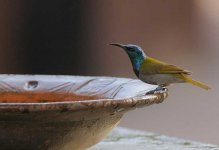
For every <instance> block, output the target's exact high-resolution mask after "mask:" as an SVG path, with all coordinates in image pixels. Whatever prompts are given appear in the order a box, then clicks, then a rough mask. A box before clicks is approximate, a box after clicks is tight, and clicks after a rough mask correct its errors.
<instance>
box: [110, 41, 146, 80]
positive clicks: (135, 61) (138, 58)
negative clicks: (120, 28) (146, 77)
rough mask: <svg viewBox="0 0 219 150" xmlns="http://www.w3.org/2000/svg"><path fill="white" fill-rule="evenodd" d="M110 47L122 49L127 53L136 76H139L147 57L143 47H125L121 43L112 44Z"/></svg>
mask: <svg viewBox="0 0 219 150" xmlns="http://www.w3.org/2000/svg"><path fill="white" fill-rule="evenodd" d="M110 45H114V46H117V47H120V48H122V49H124V50H125V51H126V53H127V54H128V56H129V58H130V60H131V62H132V66H133V69H134V72H135V74H136V75H137V76H139V70H140V67H141V64H142V63H143V62H144V60H145V59H146V55H145V53H144V51H143V50H142V49H141V47H139V46H137V45H133V44H128V45H123V44H119V43H112V44H110Z"/></svg>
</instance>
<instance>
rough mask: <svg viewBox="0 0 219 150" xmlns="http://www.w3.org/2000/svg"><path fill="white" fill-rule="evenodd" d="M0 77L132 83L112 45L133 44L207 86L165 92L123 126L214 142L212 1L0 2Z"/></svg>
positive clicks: (218, 44) (218, 62)
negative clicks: (77, 77) (87, 77)
mask: <svg viewBox="0 0 219 150" xmlns="http://www.w3.org/2000/svg"><path fill="white" fill-rule="evenodd" d="M0 22H1V23H0V73H1V74H5V73H16V74H66V75H98V76H100V75H105V76H118V77H131V78H135V76H134V73H133V71H132V67H131V64H130V62H129V59H128V57H127V56H126V54H125V53H124V52H123V51H122V50H120V49H118V48H115V47H110V46H108V43H111V42H121V43H124V44H128V43H132V44H138V45H140V46H141V47H142V48H143V49H144V50H145V52H146V53H147V54H148V55H150V56H153V57H156V58H158V59H161V60H163V61H166V62H169V63H172V64H175V65H178V66H181V67H183V68H186V69H188V70H191V71H192V72H194V74H193V77H194V78H195V79H198V80H201V81H204V82H205V83H207V84H209V85H210V86H211V87H212V90H210V91H204V90H202V89H199V88H197V87H193V86H191V85H186V84H178V85H173V86H171V87H169V89H170V96H169V98H168V99H167V101H165V102H164V103H162V104H159V105H154V106H151V107H148V108H145V109H139V110H136V111H134V112H130V113H128V114H127V115H126V116H125V117H124V119H123V120H122V122H121V124H120V125H122V126H126V127H130V128H135V129H141V130H147V131H153V132H158V133H162V134H167V135H172V136H177V137H182V138H188V139H192V140H198V141H202V142H208V143H213V144H219V134H218V133H219V128H218V127H219V117H218V116H219V109H218V108H219V99H218V90H219V85H218V84H219V82H218V77H219V1H218V0H208V1H207V0H137V1H132V0H95V1H88V0H87V1H85V0H74V1H73V0H53V1H49V0H28V1H25V0H23V1H16V0H11V1H8V0H0Z"/></svg>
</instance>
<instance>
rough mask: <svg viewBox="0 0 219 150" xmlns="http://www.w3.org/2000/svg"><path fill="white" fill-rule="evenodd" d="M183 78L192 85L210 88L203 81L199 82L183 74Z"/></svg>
mask: <svg viewBox="0 0 219 150" xmlns="http://www.w3.org/2000/svg"><path fill="white" fill-rule="evenodd" d="M184 79H185V81H186V82H188V83H190V84H192V85H195V86H198V87H200V88H203V89H205V90H210V89H211V88H210V87H209V86H207V85H205V84H204V83H201V82H199V81H196V80H193V79H192V78H190V77H187V76H184Z"/></svg>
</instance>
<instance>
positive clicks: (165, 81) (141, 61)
mask: <svg viewBox="0 0 219 150" xmlns="http://www.w3.org/2000/svg"><path fill="white" fill-rule="evenodd" d="M110 45H114V46H118V47H120V48H122V49H124V50H125V51H126V53H127V54H128V56H129V58H130V60H131V62H132V66H133V70H134V72H135V74H136V76H137V77H138V78H139V79H140V80H142V81H143V82H146V83H149V84H153V85H158V88H157V89H159V90H160V89H163V88H164V87H165V86H168V85H170V84H172V83H185V82H187V83H191V84H193V85H195V86H198V87H201V88H203V89H206V90H208V89H210V87H209V86H207V85H205V84H203V83H201V82H199V81H195V80H193V79H192V78H190V77H189V75H191V72H190V71H187V70H184V69H181V68H179V67H177V66H174V65H170V64H167V63H165V62H162V61H159V60H156V59H154V58H152V57H148V56H147V55H145V53H144V51H143V50H142V49H141V47H139V46H137V45H133V44H128V45H123V44H119V43H112V44H110Z"/></svg>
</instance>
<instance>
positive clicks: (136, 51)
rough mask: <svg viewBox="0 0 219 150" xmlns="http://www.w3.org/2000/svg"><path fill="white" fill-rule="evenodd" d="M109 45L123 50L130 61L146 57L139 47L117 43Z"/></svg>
mask: <svg viewBox="0 0 219 150" xmlns="http://www.w3.org/2000/svg"><path fill="white" fill-rule="evenodd" d="M110 45H114V46H117V47H121V48H122V49H124V50H125V51H126V53H127V54H128V55H129V57H130V59H141V58H145V57H146V55H145V53H144V51H143V50H142V49H141V47H140V46H137V45H133V44H128V45H124V44H119V43H111V44H110Z"/></svg>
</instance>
